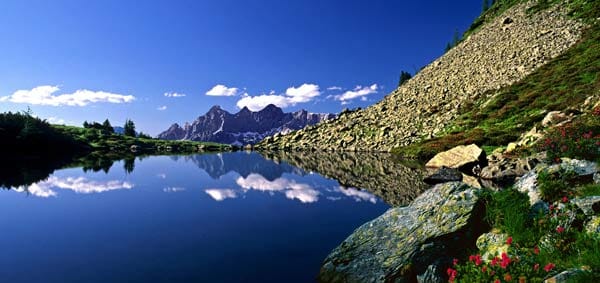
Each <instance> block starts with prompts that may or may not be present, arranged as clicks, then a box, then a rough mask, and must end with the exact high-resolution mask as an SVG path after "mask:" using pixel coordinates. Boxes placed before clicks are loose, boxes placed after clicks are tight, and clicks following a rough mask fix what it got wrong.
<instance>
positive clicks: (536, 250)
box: [533, 246, 540, 255]
mask: <svg viewBox="0 0 600 283" xmlns="http://www.w3.org/2000/svg"><path fill="white" fill-rule="evenodd" d="M533 253H534V254H536V255H539V254H540V248H538V246H535V247H533Z"/></svg>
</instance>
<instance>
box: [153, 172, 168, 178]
mask: <svg viewBox="0 0 600 283" xmlns="http://www.w3.org/2000/svg"><path fill="white" fill-rule="evenodd" d="M156 177H158V178H161V179H166V178H167V174H165V173H159V174H156Z"/></svg>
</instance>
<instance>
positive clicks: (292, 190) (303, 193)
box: [236, 173, 321, 203]
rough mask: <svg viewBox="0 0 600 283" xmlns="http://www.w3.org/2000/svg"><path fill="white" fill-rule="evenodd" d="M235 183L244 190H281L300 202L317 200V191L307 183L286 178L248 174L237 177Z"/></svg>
mask: <svg viewBox="0 0 600 283" xmlns="http://www.w3.org/2000/svg"><path fill="white" fill-rule="evenodd" d="M236 183H237V184H238V185H239V186H240V187H242V188H243V189H246V190H258V191H263V192H264V191H267V192H282V193H284V194H285V197H286V198H288V199H297V200H299V201H300V202H302V203H311V202H316V201H318V200H319V195H320V194H321V193H320V192H319V191H317V190H315V189H313V187H311V186H310V185H308V184H301V183H297V182H296V181H294V180H288V179H286V178H277V179H275V180H274V181H269V180H267V179H265V177H263V176H262V175H260V174H255V173H253V174H250V175H248V177H246V178H243V177H239V178H238V179H237V180H236Z"/></svg>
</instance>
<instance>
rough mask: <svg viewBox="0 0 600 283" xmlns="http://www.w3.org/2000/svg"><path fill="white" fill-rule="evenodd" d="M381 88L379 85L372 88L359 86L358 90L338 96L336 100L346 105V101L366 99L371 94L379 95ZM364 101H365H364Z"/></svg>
mask: <svg viewBox="0 0 600 283" xmlns="http://www.w3.org/2000/svg"><path fill="white" fill-rule="evenodd" d="M378 88H379V87H378V86H377V84H373V85H371V86H365V87H362V86H357V87H356V88H354V90H349V91H346V92H344V93H343V94H341V95H336V96H335V99H336V100H339V101H342V103H344V102H345V101H348V100H352V99H355V98H358V97H361V98H364V97H366V96H367V95H369V94H373V93H377V89H378ZM363 101H364V100H363Z"/></svg>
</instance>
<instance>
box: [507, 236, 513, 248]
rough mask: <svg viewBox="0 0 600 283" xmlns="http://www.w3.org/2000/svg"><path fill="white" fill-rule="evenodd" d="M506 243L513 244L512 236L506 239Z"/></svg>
mask: <svg viewBox="0 0 600 283" xmlns="http://www.w3.org/2000/svg"><path fill="white" fill-rule="evenodd" d="M506 244H507V245H509V246H510V244H512V237H508V239H506Z"/></svg>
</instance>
